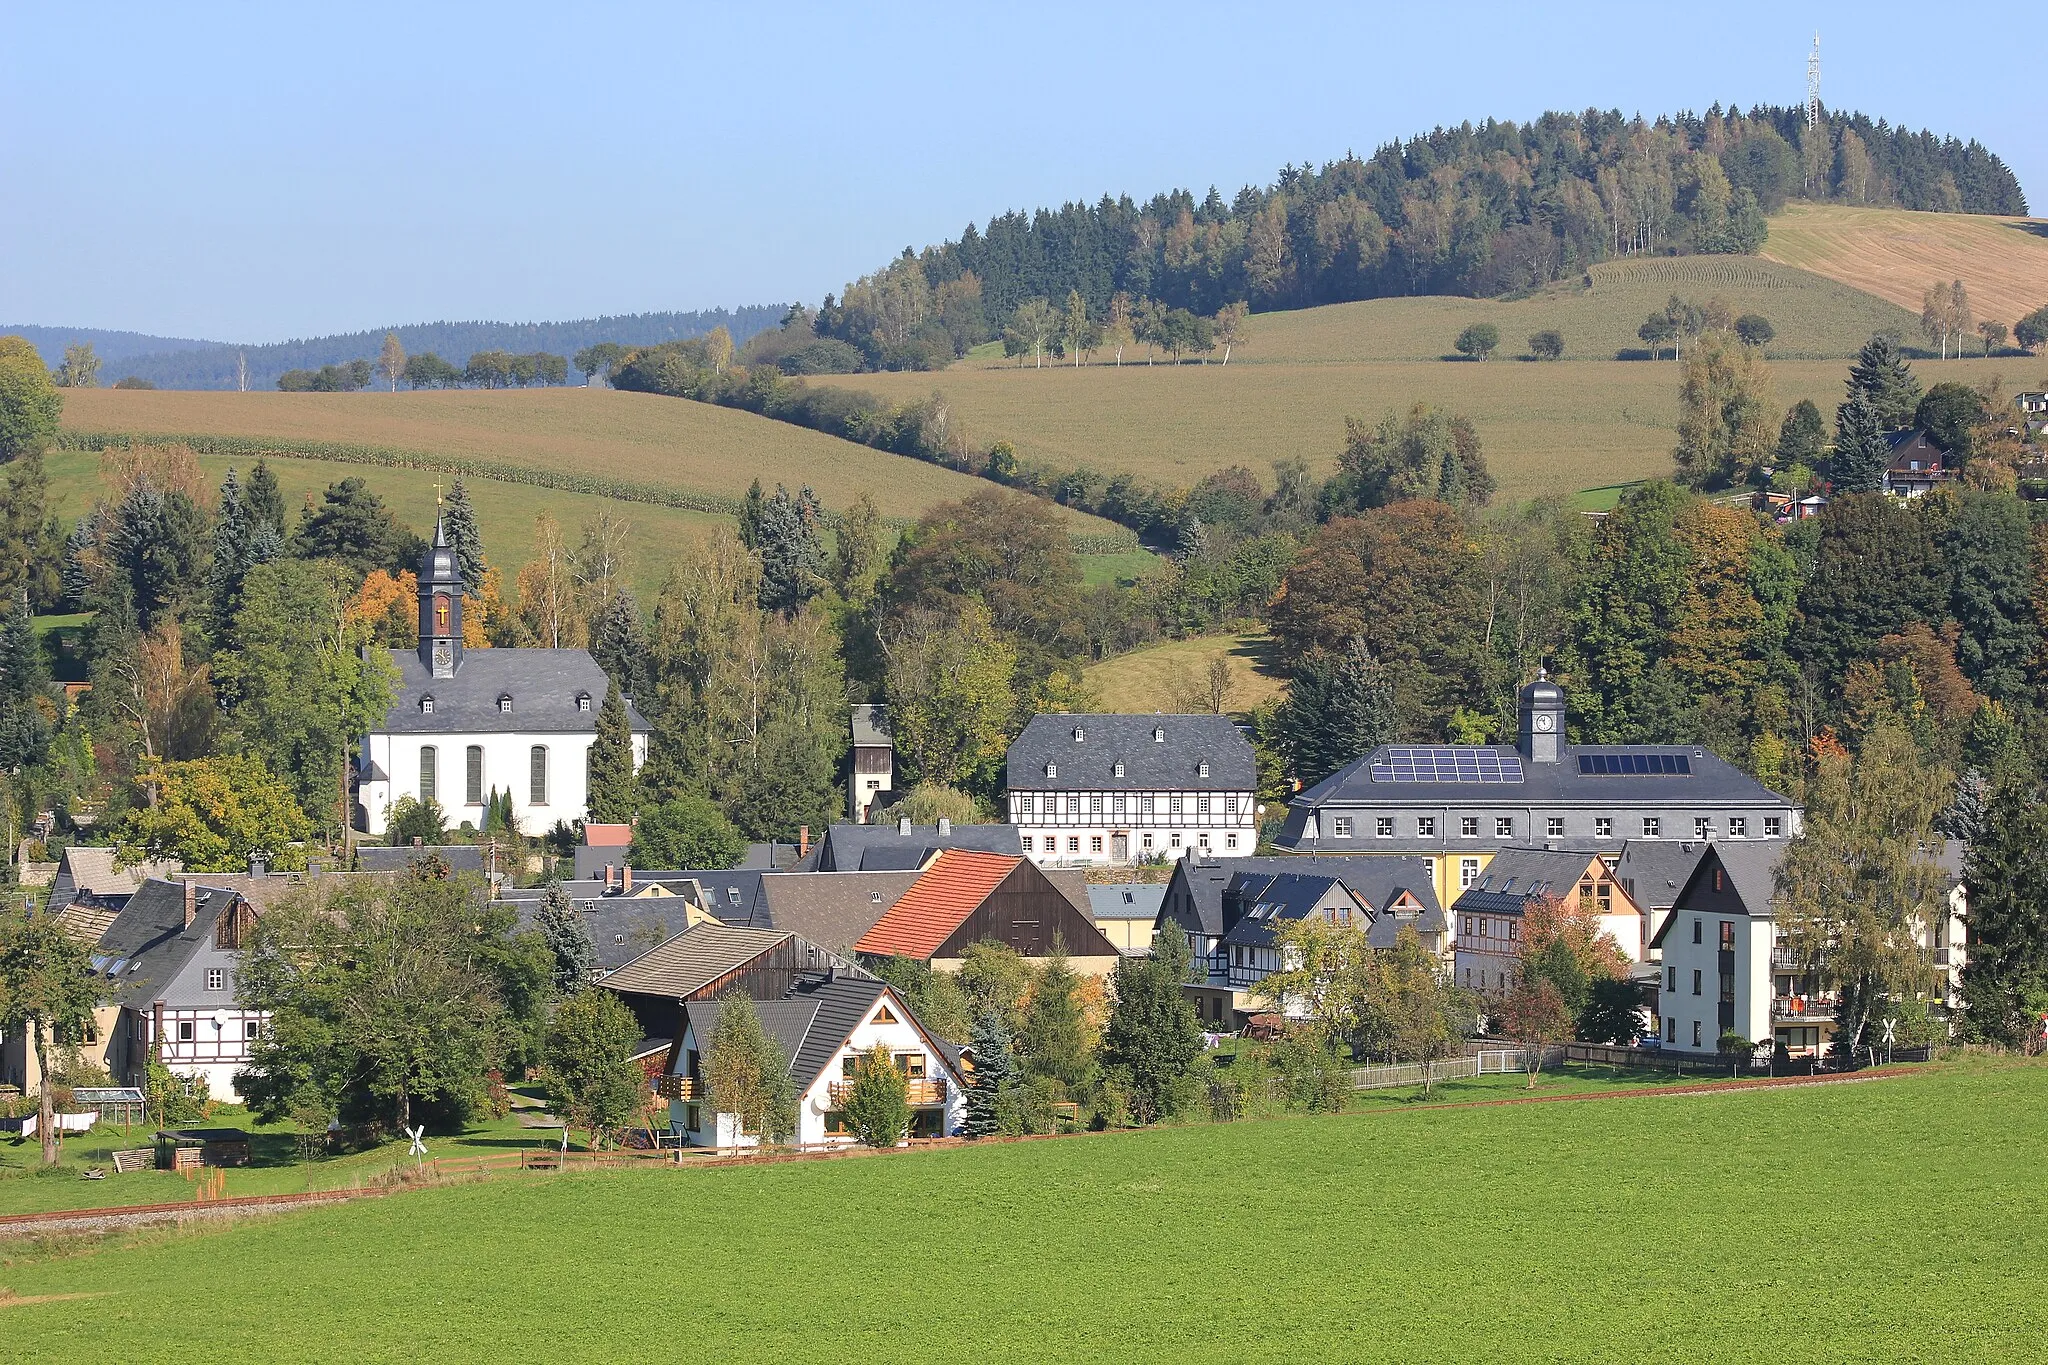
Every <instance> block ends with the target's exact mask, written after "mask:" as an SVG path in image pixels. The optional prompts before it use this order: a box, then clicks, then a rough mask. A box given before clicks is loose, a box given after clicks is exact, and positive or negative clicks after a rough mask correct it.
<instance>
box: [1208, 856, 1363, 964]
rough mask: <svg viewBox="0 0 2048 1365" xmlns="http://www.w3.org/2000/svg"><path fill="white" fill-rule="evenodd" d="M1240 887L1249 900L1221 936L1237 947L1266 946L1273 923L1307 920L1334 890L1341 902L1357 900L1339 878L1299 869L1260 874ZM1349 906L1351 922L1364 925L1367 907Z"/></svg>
mask: <svg viewBox="0 0 2048 1365" xmlns="http://www.w3.org/2000/svg"><path fill="white" fill-rule="evenodd" d="M1240 889H1241V890H1242V891H1243V892H1244V893H1245V896H1246V898H1247V899H1248V900H1250V901H1251V902H1252V903H1251V904H1249V905H1247V906H1246V907H1245V912H1244V915H1243V917H1242V918H1240V919H1239V920H1238V921H1237V923H1235V924H1233V925H1231V926H1230V932H1229V933H1227V934H1225V935H1224V936H1223V941H1224V942H1225V943H1227V944H1231V945H1234V946H1239V947H1265V946H1266V945H1268V944H1270V943H1272V941H1273V934H1274V930H1275V926H1277V925H1278V924H1280V923H1281V922H1282V921H1285V920H1301V919H1307V918H1308V916H1309V914H1310V912H1312V911H1313V910H1314V909H1315V908H1316V906H1317V905H1318V904H1319V903H1321V902H1323V901H1324V900H1326V899H1328V898H1329V896H1330V893H1331V892H1333V891H1335V892H1337V893H1338V900H1339V901H1340V902H1353V903H1355V902H1356V901H1357V899H1358V898H1357V896H1356V895H1354V894H1352V893H1351V890H1350V888H1349V887H1347V886H1345V884H1344V882H1343V881H1342V880H1341V879H1340V878H1337V877H1331V876H1317V875H1313V874H1303V873H1299V872H1283V873H1281V874H1280V875H1278V876H1275V877H1267V876H1264V875H1263V874H1260V875H1259V876H1257V877H1256V878H1254V879H1253V881H1252V883H1251V884H1250V885H1245V886H1242V887H1241V888H1240ZM1352 908H1353V909H1355V911H1356V915H1355V916H1354V918H1353V923H1354V924H1357V925H1358V926H1359V927H1360V928H1363V927H1365V926H1364V921H1365V918H1366V915H1367V913H1368V910H1369V907H1367V906H1363V905H1356V904H1353V906H1352Z"/></svg>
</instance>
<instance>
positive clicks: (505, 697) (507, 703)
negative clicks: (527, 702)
mask: <svg viewBox="0 0 2048 1365" xmlns="http://www.w3.org/2000/svg"><path fill="white" fill-rule="evenodd" d="M498 710H499V711H501V712H505V713H507V714H510V712H511V710H512V694H511V693H510V692H500V693H499V694H498Z"/></svg>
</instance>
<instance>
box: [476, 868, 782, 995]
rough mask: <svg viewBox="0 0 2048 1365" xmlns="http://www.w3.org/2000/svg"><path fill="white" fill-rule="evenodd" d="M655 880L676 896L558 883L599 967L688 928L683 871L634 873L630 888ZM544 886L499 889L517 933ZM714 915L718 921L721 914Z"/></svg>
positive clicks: (536, 907) (535, 911)
mask: <svg viewBox="0 0 2048 1365" xmlns="http://www.w3.org/2000/svg"><path fill="white" fill-rule="evenodd" d="M706 875H718V876H725V875H740V874H725V873H717V874H706ZM753 875H756V876H758V875H759V874H753ZM656 884H658V885H660V886H663V887H666V888H668V889H669V890H671V891H674V892H675V893H676V894H674V895H669V896H648V897H644V898H640V897H635V896H620V895H613V896H607V895H605V894H604V882H603V881H602V880H598V881H565V882H563V883H562V890H564V891H565V892H567V893H568V895H569V899H570V900H571V901H572V902H574V903H575V906H576V908H577V910H578V911H580V912H581V913H582V915H583V927H584V928H585V929H587V930H588V931H589V932H590V942H591V944H592V945H593V946H594V947H595V948H596V949H597V965H598V970H600V971H603V972H614V971H617V970H618V969H619V968H621V967H623V966H625V965H626V964H627V963H628V962H631V961H632V960H633V959H634V958H636V957H638V956H640V955H641V954H642V953H644V952H646V951H647V950H648V949H649V948H652V947H654V946H655V945H657V944H660V943H663V942H665V941H667V940H668V939H671V938H674V937H675V936H676V935H677V934H680V933H681V932H682V931H683V930H684V929H686V928H688V927H689V906H690V905H691V904H692V901H691V899H690V897H689V896H687V895H684V894H683V892H685V891H687V890H689V887H688V884H687V874H682V873H674V872H667V873H662V874H660V875H659V876H654V877H649V878H648V879H647V880H646V881H645V882H643V881H642V880H641V877H640V874H639V873H637V872H636V873H634V874H633V889H634V891H636V892H638V891H641V890H644V889H645V888H646V887H647V886H650V885H656ZM545 889H546V888H544V887H538V886H524V887H511V886H505V887H503V888H502V889H501V890H500V892H499V898H500V899H501V900H503V901H505V902H506V903H507V904H510V905H513V906H516V907H517V908H518V911H519V928H520V929H521V930H522V931H523V930H527V929H533V928H535V927H537V925H538V917H539V914H540V899H541V895H542V893H543V892H544V891H545ZM749 899H751V896H750V895H749ZM717 918H719V919H721V920H723V919H724V916H717Z"/></svg>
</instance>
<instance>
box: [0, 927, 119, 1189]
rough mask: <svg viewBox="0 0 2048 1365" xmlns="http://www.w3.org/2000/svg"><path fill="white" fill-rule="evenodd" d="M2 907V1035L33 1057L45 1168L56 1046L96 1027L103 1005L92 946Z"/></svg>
mask: <svg viewBox="0 0 2048 1365" xmlns="http://www.w3.org/2000/svg"><path fill="white" fill-rule="evenodd" d="M7 901H8V904H7V908H5V909H0V1032H5V1033H6V1034H7V1036H8V1037H10V1038H20V1039H24V1040H25V1044H26V1048H27V1049H28V1050H30V1051H33V1052H34V1053H35V1059H36V1070H37V1072H38V1073H39V1074H40V1075H41V1077H42V1079H41V1081H40V1082H39V1083H38V1085H37V1087H36V1090H37V1109H36V1132H37V1134H38V1135H39V1136H40V1137H41V1138H42V1145H43V1164H44V1165H46V1166H48V1165H53V1164H55V1162H56V1160H57V1142H58V1133H57V1118H56V1113H55V1104H54V1099H55V1094H56V1087H55V1078H54V1076H53V1075H52V1062H53V1061H54V1057H53V1051H54V1049H55V1048H56V1047H58V1046H61V1045H64V1044H70V1043H76V1042H77V1041H78V1040H79V1039H81V1038H82V1037H83V1036H84V1034H85V1030H86V1029H87V1028H88V1027H90V1026H91V1024H92V1013H93V1009H94V1007H95V1006H97V1005H98V1004H99V993H98V991H97V989H96V988H95V986H94V975H93V972H92V969H91V964H90V963H88V962H87V960H86V954H87V952H88V951H89V948H88V945H87V944H86V943H84V942H82V941H80V940H79V939H78V938H76V937H74V936H73V935H72V933H71V931H70V930H69V929H68V928H67V927H66V926H65V925H63V924H62V923H60V922H59V921H58V919H57V917H56V916H55V915H52V914H46V913H44V912H42V911H40V910H31V909H28V908H26V907H25V906H24V905H23V904H21V903H19V902H18V898H16V897H11V896H10V897H8V898H7Z"/></svg>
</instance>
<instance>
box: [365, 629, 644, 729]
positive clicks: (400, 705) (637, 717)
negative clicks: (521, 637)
mask: <svg viewBox="0 0 2048 1365" xmlns="http://www.w3.org/2000/svg"><path fill="white" fill-rule="evenodd" d="M386 652H387V653H388V654H389V655H390V658H391V665H392V667H393V668H395V669H396V670H397V672H398V684H397V686H396V687H395V688H393V689H392V701H391V709H390V710H389V711H388V712H386V713H385V717H384V731H383V732H384V733H386V734H394V735H448V734H578V733H581V734H589V733H591V732H593V731H595V730H596V729H597V712H598V708H599V707H601V706H602V705H604V697H605V691H606V689H607V688H609V687H610V686H611V680H610V679H608V678H607V677H606V676H605V672H604V670H603V669H602V668H599V667H598V666H597V661H596V660H595V659H593V658H591V657H590V655H589V653H588V652H587V651H585V650H581V649H470V650H464V651H463V655H462V666H461V667H460V668H459V669H457V670H456V673H455V676H454V677H452V678H436V677H435V676H434V675H433V672H432V670H431V669H429V668H428V667H427V665H426V664H425V663H424V662H423V661H422V660H421V659H420V656H419V651H418V650H413V649H393V650H388V651H386ZM429 697H431V698H432V699H433V709H432V710H431V711H429V710H426V709H424V707H423V702H424V700H425V699H426V698H429ZM506 697H509V698H510V699H511V703H512V704H511V709H510V710H506V709H503V708H502V707H501V706H500V704H499V703H500V699H501V698H506ZM583 697H587V698H588V699H589V702H590V709H589V710H587V711H586V710H584V709H582V706H581V705H580V703H579V698H583ZM626 719H627V721H628V723H629V724H630V725H631V726H632V728H633V729H634V730H635V731H636V732H644V731H646V730H647V728H648V725H647V721H646V720H645V719H644V718H643V717H642V716H641V714H640V712H639V711H638V710H637V709H636V708H635V707H634V706H633V703H632V699H631V698H628V699H627V702H626Z"/></svg>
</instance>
